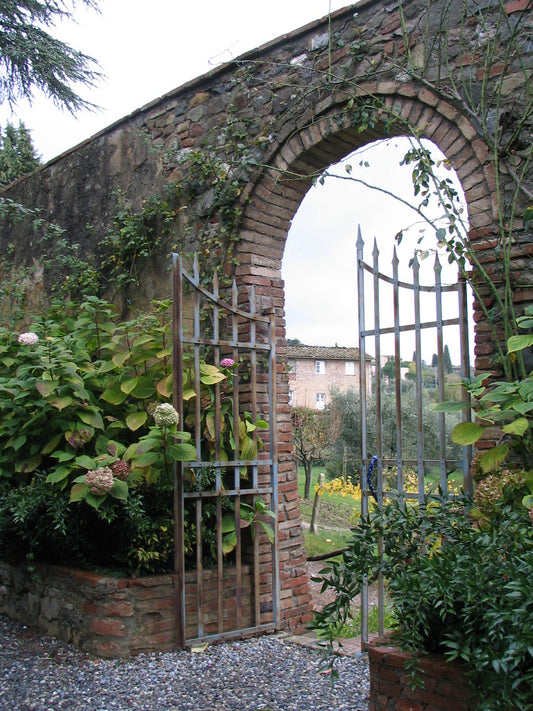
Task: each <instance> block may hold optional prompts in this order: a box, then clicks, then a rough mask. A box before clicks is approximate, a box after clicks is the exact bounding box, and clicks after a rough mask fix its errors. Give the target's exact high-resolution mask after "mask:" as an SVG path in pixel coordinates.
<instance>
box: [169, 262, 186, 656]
mask: <svg viewBox="0 0 533 711" xmlns="http://www.w3.org/2000/svg"><path fill="white" fill-rule="evenodd" d="M182 298H183V284H182V262H181V259H180V257H179V256H178V255H177V254H175V253H173V254H172V305H173V308H172V372H173V379H172V397H173V402H174V408H175V409H176V411H177V412H178V414H179V416H180V422H183V345H182V341H181V338H182V332H183V330H182V329H183V324H182V307H183V303H182ZM173 496H174V502H173V503H174V573H175V576H176V584H175V610H176V644H177V646H178V647H179V648H180V649H185V554H184V547H183V529H184V512H183V508H184V502H183V462H177V461H174V491H173Z"/></svg>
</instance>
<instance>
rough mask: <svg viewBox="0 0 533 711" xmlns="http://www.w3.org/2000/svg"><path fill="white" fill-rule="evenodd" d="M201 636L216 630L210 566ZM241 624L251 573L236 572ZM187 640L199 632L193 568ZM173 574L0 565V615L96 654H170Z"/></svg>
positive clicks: (229, 611)
mask: <svg viewBox="0 0 533 711" xmlns="http://www.w3.org/2000/svg"><path fill="white" fill-rule="evenodd" d="M235 579H236V578H235V571H234V570H233V569H232V568H228V569H226V570H225V575H224V593H223V598H224V631H226V632H228V631H231V630H234V629H236V628H237V610H236V606H235V596H236V591H235ZM203 598H204V599H203V610H204V632H203V634H204V635H209V634H214V633H216V632H217V583H216V571H215V572H213V571H209V570H206V571H204V573H203ZM241 600H242V604H241V610H240V612H241V625H240V627H241V629H245V628H247V627H250V626H253V624H254V622H253V601H252V600H253V598H252V574H251V572H250V569H249V568H248V567H245V568H244V569H243V570H242V598H241ZM185 608H186V615H185V617H186V638H187V639H194V638H195V637H197V636H199V635H198V627H197V589H196V573H195V572H194V571H193V572H188V573H186V576H185ZM175 609H176V600H175V585H174V576H173V575H155V576H148V577H142V578H117V577H113V576H110V575H101V574H97V573H89V572H84V571H78V570H72V569H69V568H62V567H59V566H44V565H37V566H36V567H35V570H34V571H28V570H27V569H26V568H25V567H23V566H13V565H10V564H8V563H5V562H0V613H2V614H6V615H8V616H9V617H11V618H12V619H14V620H19V621H20V622H23V623H24V624H27V625H30V626H33V627H36V628H38V629H39V630H42V631H43V632H45V633H47V634H50V635H52V636H55V637H58V638H59V639H63V640H65V641H67V642H73V643H74V644H75V645H76V646H77V647H79V649H81V650H83V651H85V652H89V653H91V654H94V655H95V656H98V657H127V656H130V655H134V654H139V653H141V652H156V651H157V652H159V651H169V650H173V649H176V648H177V643H176V614H175Z"/></svg>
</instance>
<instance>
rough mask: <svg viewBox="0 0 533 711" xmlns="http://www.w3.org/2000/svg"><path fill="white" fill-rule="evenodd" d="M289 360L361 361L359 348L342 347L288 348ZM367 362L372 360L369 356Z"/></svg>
mask: <svg viewBox="0 0 533 711" xmlns="http://www.w3.org/2000/svg"><path fill="white" fill-rule="evenodd" d="M287 358H295V359H311V360H355V361H358V360H359V348H345V347H341V346H303V345H302V346H287ZM366 359H367V360H372V358H371V356H369V355H368V354H367V356H366Z"/></svg>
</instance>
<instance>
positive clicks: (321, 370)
mask: <svg viewBox="0 0 533 711" xmlns="http://www.w3.org/2000/svg"><path fill="white" fill-rule="evenodd" d="M325 372H326V361H325V360H315V373H316V374H317V375H324V374H325Z"/></svg>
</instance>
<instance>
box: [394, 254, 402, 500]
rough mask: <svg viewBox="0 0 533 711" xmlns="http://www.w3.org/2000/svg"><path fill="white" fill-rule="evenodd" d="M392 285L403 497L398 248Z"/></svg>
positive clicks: (398, 475) (398, 455)
mask: <svg viewBox="0 0 533 711" xmlns="http://www.w3.org/2000/svg"><path fill="white" fill-rule="evenodd" d="M392 284H393V305H394V366H395V368H394V369H395V378H394V381H395V383H394V388H395V395H394V397H395V403H396V467H397V473H396V482H397V483H396V487H397V489H398V495H399V496H401V495H402V494H403V432H402V371H401V364H402V356H401V351H400V286H399V277H398V255H397V253H396V247H394V253H393V256H392Z"/></svg>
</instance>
